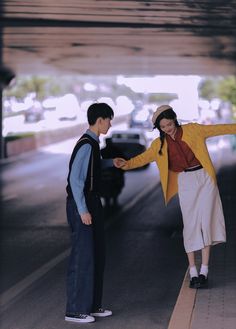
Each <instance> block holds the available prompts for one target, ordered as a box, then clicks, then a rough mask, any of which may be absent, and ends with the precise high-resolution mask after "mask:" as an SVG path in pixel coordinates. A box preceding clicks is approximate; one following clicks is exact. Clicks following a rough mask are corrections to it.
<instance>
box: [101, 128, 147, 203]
mask: <svg viewBox="0 0 236 329" xmlns="http://www.w3.org/2000/svg"><path fill="white" fill-rule="evenodd" d="M105 142H106V146H105V147H104V148H103V149H101V155H102V157H103V158H104V159H111V158H115V157H123V158H125V159H129V158H131V157H134V156H136V155H138V154H140V153H142V152H143V151H145V150H146V148H147V139H146V137H145V134H144V133H143V132H142V131H141V130H135V129H130V130H128V131H113V132H112V134H111V136H110V137H108V138H106V140H105ZM147 166H148V165H147ZM147 166H145V167H147ZM101 185H102V191H101V197H102V198H104V200H105V206H110V205H111V204H113V205H117V199H118V196H119V194H120V193H121V191H122V189H123V187H124V185H125V179H124V171H123V170H122V169H118V168H115V167H112V168H106V169H103V170H102V182H101Z"/></svg>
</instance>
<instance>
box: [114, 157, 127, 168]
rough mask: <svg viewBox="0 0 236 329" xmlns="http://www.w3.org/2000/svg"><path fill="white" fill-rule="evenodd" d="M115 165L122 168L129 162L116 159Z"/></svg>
mask: <svg viewBox="0 0 236 329" xmlns="http://www.w3.org/2000/svg"><path fill="white" fill-rule="evenodd" d="M113 164H114V166H115V167H116V168H122V167H124V166H125V165H126V164H127V161H126V160H125V159H123V158H115V159H113Z"/></svg>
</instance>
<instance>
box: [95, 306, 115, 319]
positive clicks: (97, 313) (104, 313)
mask: <svg viewBox="0 0 236 329" xmlns="http://www.w3.org/2000/svg"><path fill="white" fill-rule="evenodd" d="M90 315H92V316H97V317H101V318H102V317H106V316H110V315H112V311H110V310H104V309H103V308H99V309H98V310H96V311H95V312H92V313H90Z"/></svg>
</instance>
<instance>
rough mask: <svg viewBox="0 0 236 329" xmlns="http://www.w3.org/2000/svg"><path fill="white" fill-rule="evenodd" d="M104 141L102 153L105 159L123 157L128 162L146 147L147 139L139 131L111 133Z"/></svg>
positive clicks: (130, 130)
mask: <svg viewBox="0 0 236 329" xmlns="http://www.w3.org/2000/svg"><path fill="white" fill-rule="evenodd" d="M105 141H106V147H105V149H103V153H104V154H105V157H106V158H114V157H123V158H124V159H126V160H128V159H130V158H132V157H134V156H136V155H138V154H140V153H142V152H144V151H145V150H146V149H147V147H148V141H147V138H146V136H145V133H144V132H143V131H142V130H141V129H129V130H124V131H123V130H121V131H113V132H112V133H111V135H110V137H108V138H106V140H105Z"/></svg>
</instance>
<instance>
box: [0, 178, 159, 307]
mask: <svg viewBox="0 0 236 329" xmlns="http://www.w3.org/2000/svg"><path fill="white" fill-rule="evenodd" d="M157 184H158V181H154V182H152V183H151V184H149V185H148V186H147V188H146V189H143V190H142V191H140V193H138V194H137V195H136V196H135V197H134V198H133V199H132V200H131V201H130V202H129V203H127V204H126V205H125V206H124V208H123V209H122V211H121V212H119V213H118V214H117V215H116V216H114V217H113V218H112V221H110V220H109V222H107V225H106V228H107V227H108V226H110V225H111V222H112V223H114V221H115V220H116V219H118V217H120V216H121V215H122V214H123V213H124V212H126V211H127V210H129V209H131V208H132V207H133V206H134V205H135V204H136V203H137V202H138V201H139V200H140V199H141V198H142V197H143V196H144V195H145V194H147V193H149V192H150V191H151V190H152V189H153V188H154V187H155V186H157ZM69 254H70V248H68V249H67V250H65V251H64V252H62V253H61V254H59V255H58V256H57V257H55V258H53V259H52V260H50V261H49V262H47V263H46V264H44V265H43V266H42V267H40V268H39V269H37V270H36V271H34V272H33V273H31V274H30V275H28V276H26V277H25V278H24V279H23V280H21V281H20V282H18V283H16V284H15V285H14V286H12V287H11V288H9V289H8V290H7V291H5V292H4V293H2V294H1V295H0V308H2V307H3V306H6V305H7V304H8V303H10V302H11V301H12V300H13V299H14V298H15V297H17V295H19V294H20V293H21V292H23V291H24V290H25V289H27V288H28V287H29V286H30V285H31V284H33V283H34V282H35V281H37V280H39V279H40V278H41V277H42V276H43V275H45V274H46V273H47V272H49V271H50V270H51V269H53V268H54V267H55V266H56V265H57V264H59V263H60V262H61V261H63V260H64V259H65V258H66V257H68V256H69ZM0 313H1V311H0Z"/></svg>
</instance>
